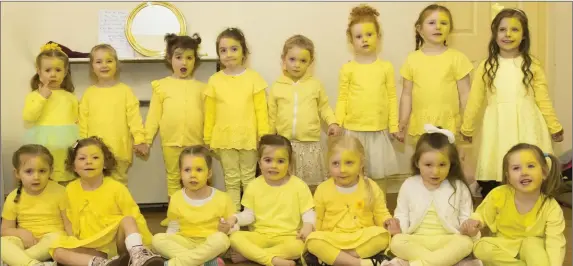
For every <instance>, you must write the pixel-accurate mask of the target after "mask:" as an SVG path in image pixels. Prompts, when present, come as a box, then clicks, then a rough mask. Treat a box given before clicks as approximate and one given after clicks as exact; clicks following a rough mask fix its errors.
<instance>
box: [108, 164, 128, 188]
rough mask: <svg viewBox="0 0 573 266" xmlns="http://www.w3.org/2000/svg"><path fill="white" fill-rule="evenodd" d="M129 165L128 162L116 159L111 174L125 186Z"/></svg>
mask: <svg viewBox="0 0 573 266" xmlns="http://www.w3.org/2000/svg"><path fill="white" fill-rule="evenodd" d="M130 166H131V163H130V162H128V161H121V160H118V161H117V166H116V167H115V171H114V172H113V173H112V174H111V177H112V178H113V179H115V180H116V181H119V182H120V183H122V184H124V185H125V186H127V170H129V167H130Z"/></svg>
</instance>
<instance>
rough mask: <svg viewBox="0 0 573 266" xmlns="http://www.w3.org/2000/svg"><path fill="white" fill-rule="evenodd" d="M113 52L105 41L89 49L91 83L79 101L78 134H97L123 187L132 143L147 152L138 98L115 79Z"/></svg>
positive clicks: (130, 159)
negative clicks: (111, 160)
mask: <svg viewBox="0 0 573 266" xmlns="http://www.w3.org/2000/svg"><path fill="white" fill-rule="evenodd" d="M117 61H118V60H117V53H116V51H115V49H114V48H113V47H111V46H110V45H108V44H99V45H96V46H95V47H94V48H92V50H91V52H90V77H91V79H92V81H94V82H95V84H94V85H92V86H91V87H89V88H87V89H86V91H85V92H84V95H83V96H82V99H81V101H80V110H79V116H80V137H82V138H87V137H91V136H98V137H100V138H102V139H103V141H104V142H105V143H106V145H107V146H109V148H110V149H111V151H112V152H113V154H114V156H115V157H116V158H117V168H116V171H115V172H114V174H113V175H112V177H113V178H115V179H116V180H117V181H119V182H121V183H123V184H124V185H126V186H127V170H128V168H129V166H130V165H131V161H132V158H133V148H134V146H133V144H134V143H135V150H136V151H137V152H138V153H140V154H143V155H145V154H147V152H148V150H149V148H148V147H147V145H145V143H144V142H145V131H144V129H143V123H142V121H141V115H140V113H139V100H137V98H136V97H135V95H134V94H133V91H132V90H131V88H130V87H128V86H127V85H126V84H124V83H121V82H119V81H118V78H119V71H118V69H117V64H118V62H117Z"/></svg>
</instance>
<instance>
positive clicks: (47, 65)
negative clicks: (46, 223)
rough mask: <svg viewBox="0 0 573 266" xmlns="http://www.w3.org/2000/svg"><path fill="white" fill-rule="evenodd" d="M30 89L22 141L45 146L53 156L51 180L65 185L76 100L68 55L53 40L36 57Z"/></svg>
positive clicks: (74, 137)
mask: <svg viewBox="0 0 573 266" xmlns="http://www.w3.org/2000/svg"><path fill="white" fill-rule="evenodd" d="M30 85H31V87H32V92H31V93H29V94H28V96H26V103H25V104H24V111H23V118H24V122H25V124H26V126H27V127H29V129H28V130H27V132H26V134H25V138H24V143H26V144H28V143H34V144H40V145H43V146H44V147H47V148H48V149H49V150H50V153H52V155H53V156H54V168H53V172H52V176H51V179H52V180H54V181H56V182H59V183H60V184H62V185H66V184H67V183H68V182H70V181H71V180H73V179H74V175H72V174H70V173H69V172H67V171H66V167H65V160H66V155H67V154H66V151H67V148H68V147H69V146H70V145H72V144H73V143H74V142H75V141H76V140H77V139H78V138H79V132H78V125H77V123H78V99H77V98H76V96H75V95H74V84H73V83H72V73H71V72H70V63H69V58H68V56H67V55H66V54H65V53H64V52H63V51H62V48H60V47H59V46H58V44H56V43H51V44H46V45H44V46H43V47H42V48H41V52H40V54H38V56H37V57H36V74H35V75H34V77H32V80H31V84H30Z"/></svg>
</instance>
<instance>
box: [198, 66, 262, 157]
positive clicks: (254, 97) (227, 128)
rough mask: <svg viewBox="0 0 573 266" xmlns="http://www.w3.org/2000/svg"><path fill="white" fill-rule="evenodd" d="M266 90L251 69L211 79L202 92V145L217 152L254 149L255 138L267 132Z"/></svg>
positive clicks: (216, 74)
mask: <svg viewBox="0 0 573 266" xmlns="http://www.w3.org/2000/svg"><path fill="white" fill-rule="evenodd" d="M266 88H267V82H266V81H265V80H264V79H263V78H262V77H261V75H259V73H257V72H255V71H254V70H252V69H246V70H245V71H244V72H243V73H241V74H238V75H227V74H225V72H223V70H221V71H219V72H217V73H215V74H214V75H213V76H211V77H210V78H209V82H208V84H207V90H206V91H205V96H207V97H206V99H205V129H204V134H203V138H204V140H205V143H207V144H210V146H211V148H216V149H243V150H254V149H256V148H257V141H258V139H259V138H260V137H261V136H262V135H265V134H267V133H268V132H269V118H268V111H267V100H266V92H265V89H266Z"/></svg>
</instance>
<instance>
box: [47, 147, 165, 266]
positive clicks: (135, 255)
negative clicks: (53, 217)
mask: <svg viewBox="0 0 573 266" xmlns="http://www.w3.org/2000/svg"><path fill="white" fill-rule="evenodd" d="M66 164H67V165H66V167H67V169H68V171H70V172H74V173H75V174H76V175H78V176H79V178H78V179H76V180H74V181H72V182H71V183H70V184H68V186H67V187H66V193H65V195H66V215H65V216H64V225H65V229H66V232H67V234H68V236H67V237H61V238H60V239H59V241H57V242H56V243H54V244H53V245H52V247H51V248H50V253H51V254H52V256H53V258H54V260H55V261H57V262H58V263H61V264H64V265H90V266H99V265H106V266H107V265H110V266H111V265H114V266H115V265H128V263H129V265H130V266H162V265H163V259H162V258H161V257H160V256H159V255H155V254H153V253H152V252H151V251H150V250H149V249H148V248H147V247H145V246H144V245H146V246H149V245H150V244H151V232H149V229H148V228H147V223H146V221H145V218H144V217H143V215H141V213H140V211H139V207H138V206H137V204H136V203H135V201H134V200H133V198H132V197H131V194H129V191H128V190H127V187H125V186H124V185H122V184H121V183H119V182H118V181H116V180H115V179H112V178H110V177H109V176H110V174H111V173H112V171H113V170H115V166H116V160H115V158H114V156H113V153H111V151H110V149H109V148H108V147H107V146H106V145H105V144H104V143H103V140H102V139H100V138H98V137H90V138H86V139H82V140H79V141H77V142H76V143H75V144H74V145H73V146H72V147H70V148H69V150H68V159H67V161H66ZM118 253H120V254H121V256H116V255H117V254H118Z"/></svg>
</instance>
